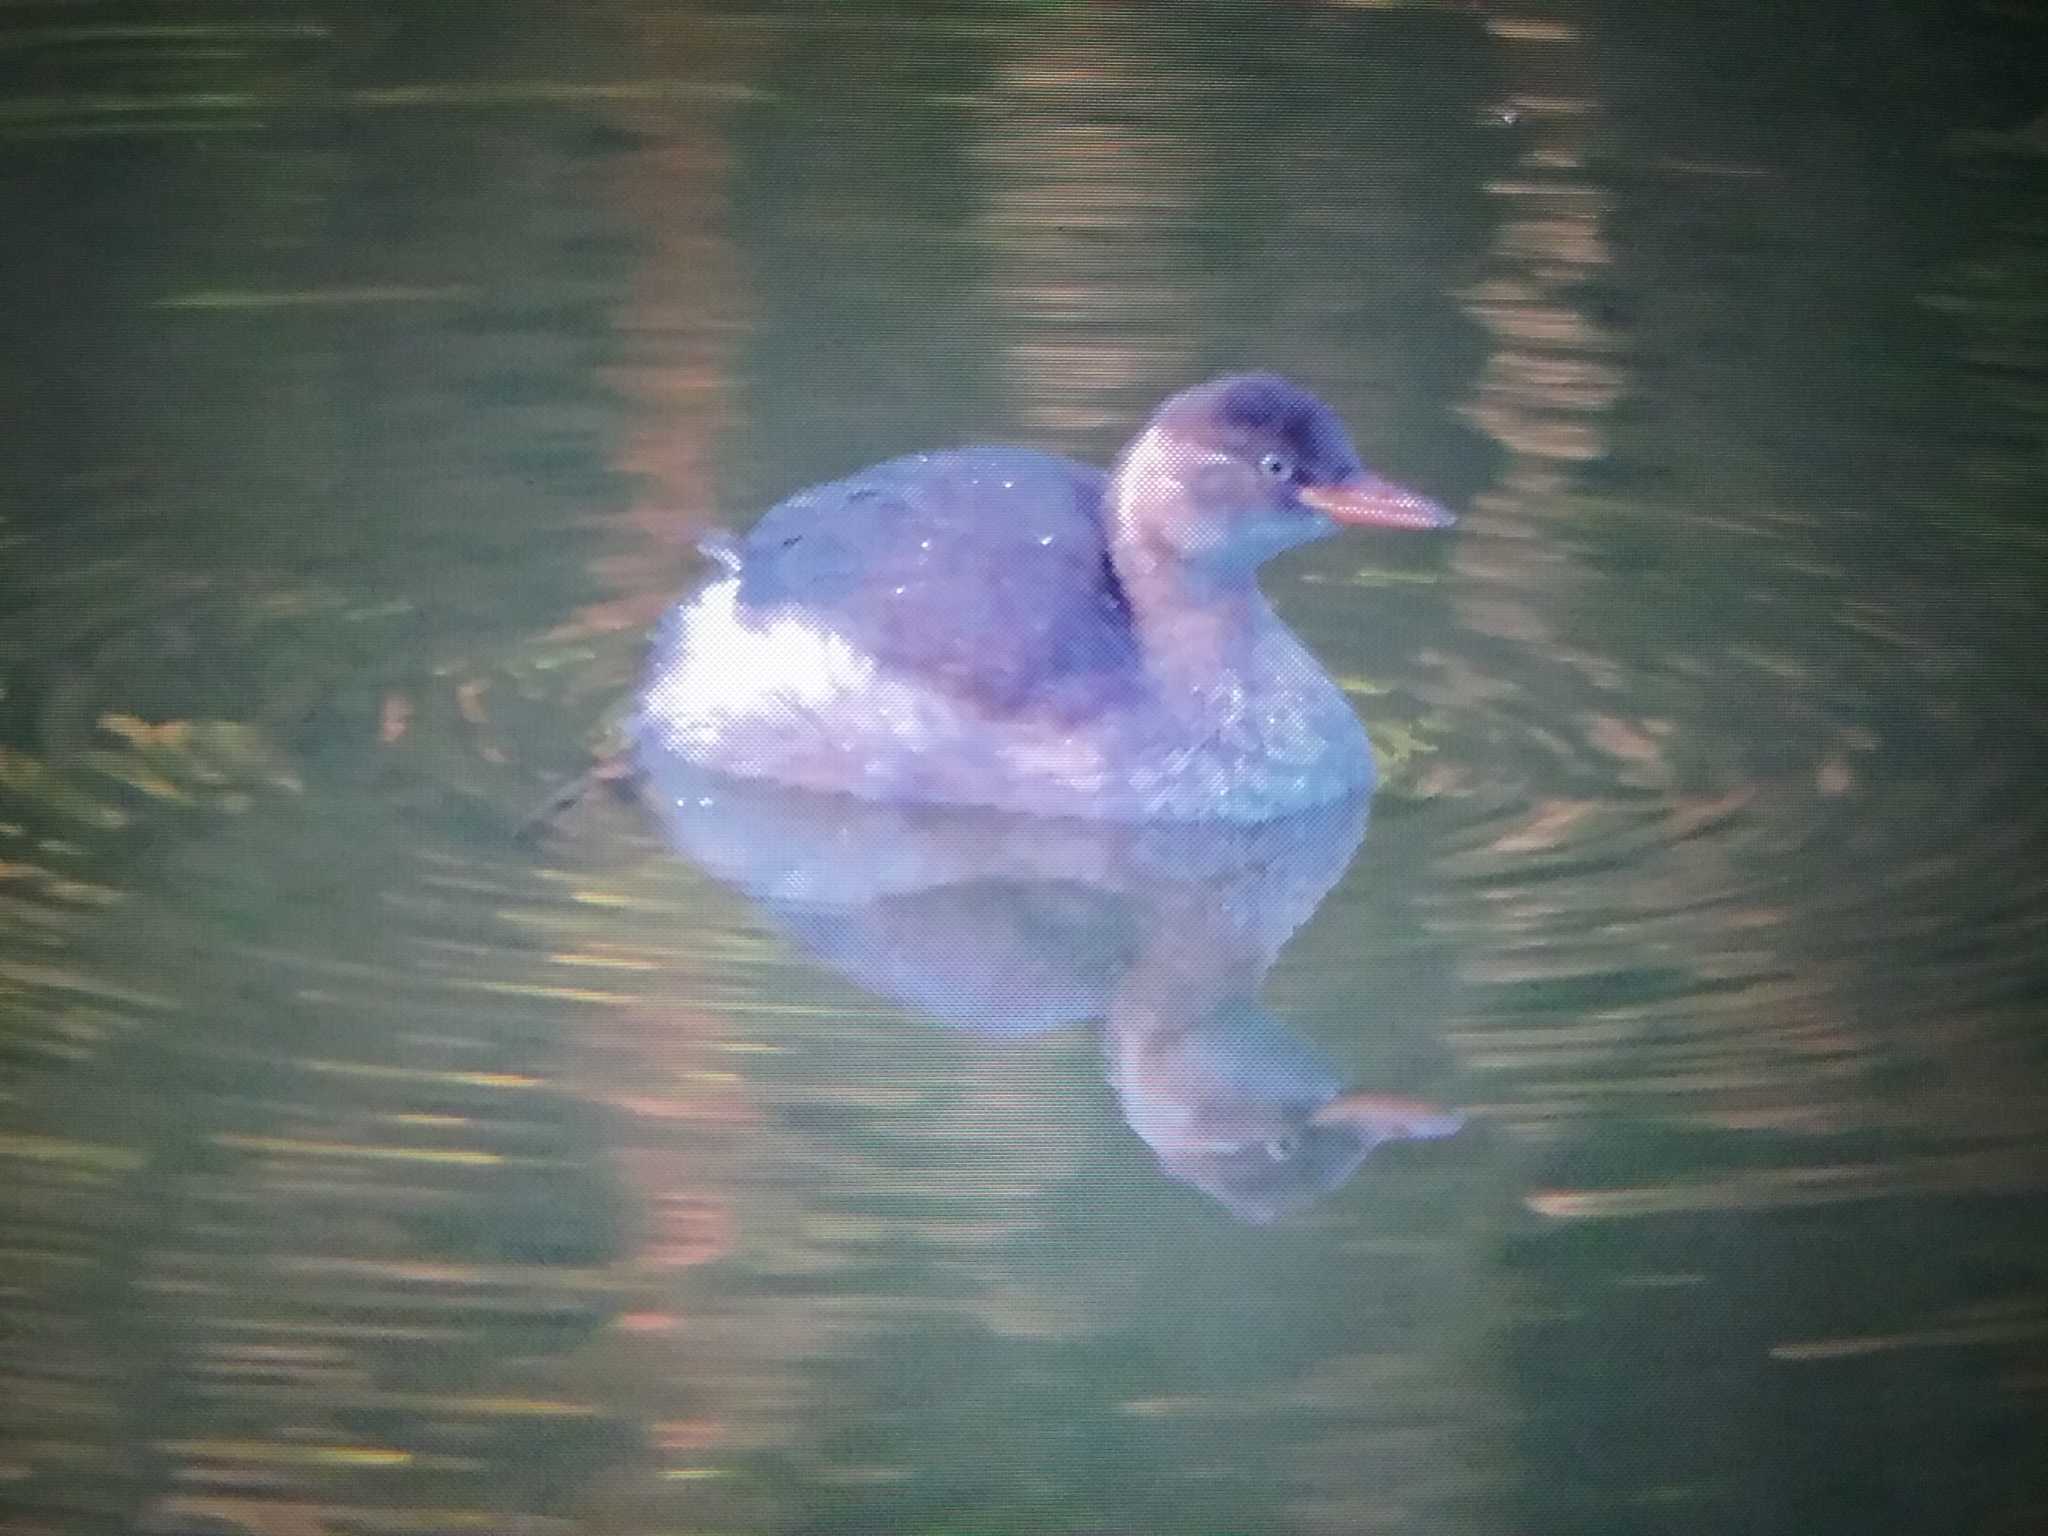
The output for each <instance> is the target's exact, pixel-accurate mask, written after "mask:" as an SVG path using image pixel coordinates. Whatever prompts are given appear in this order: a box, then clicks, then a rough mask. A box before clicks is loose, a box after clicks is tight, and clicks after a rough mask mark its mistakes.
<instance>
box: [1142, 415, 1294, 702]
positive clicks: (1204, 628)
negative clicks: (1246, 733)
mask: <svg viewBox="0 0 2048 1536" xmlns="http://www.w3.org/2000/svg"><path fill="white" fill-rule="evenodd" d="M1146 452H1147V447H1146V445H1139V446H1138V447H1135V448H1134V449H1133V450H1132V451H1131V454H1130V455H1129V456H1127V457H1126V459H1125V460H1124V462H1123V463H1121V464H1119V465H1118V466H1117V472H1116V474H1115V476H1114V477H1113V479H1112V480H1111V484H1110V494H1111V507H1110V518H1109V545H1110V563H1111V565H1112V566H1113V567H1114V569H1115V571H1116V575H1117V579H1118V581H1120V582H1121V583H1122V584H1123V588H1124V592H1125V595H1126V597H1127V598H1128V599H1129V602H1130V608H1131V622H1132V626H1133V627H1134V628H1135V630H1136V631H1137V637H1138V644H1139V649H1140V651H1141V653H1142V654H1143V656H1144V658H1145V664H1146V668H1147V670H1148V671H1149V672H1150V673H1151V675H1152V677H1153V678H1154V680H1155V681H1156V682H1157V683H1158V684H1159V686H1160V687H1161V689H1162V691H1163V692H1165V693H1166V694H1167V695H1168V696H1169V697H1183V698H1184V697H1189V696H1191V695H1195V696H1201V697H1208V696H1211V695H1213V694H1214V693H1215V692H1216V691H1217V690H1219V689H1221V690H1232V689H1237V688H1241V687H1242V685H1243V682H1244V680H1245V679H1246V677H1247V676H1248V674H1249V673H1250V672H1251V670H1252V667H1253V660H1254V657H1253V652H1254V650H1255V648H1256V646H1257V643H1258V640H1259V638H1260V635H1261V634H1262V632H1263V631H1264V630H1265V629H1267V628H1268V627H1270V626H1271V624H1272V623H1273V622H1274V621H1273V613H1272V609H1270V608H1269V607H1268V606H1267V605H1266V600H1265V598H1264V597H1263V596H1262V595H1260V592H1259V588H1258V584H1257V582H1256V581H1255V580H1254V579H1253V575H1252V573H1251V571H1249V570H1247V569H1244V568H1242V567H1237V566H1233V565H1219V566H1211V565H1209V564H1207V563H1205V562H1203V561H1201V560H1199V559H1194V558H1191V557H1190V555H1189V553H1188V552H1187V551H1186V550H1184V549H1182V548H1179V547H1177V546H1176V545H1175V543H1174V542H1173V538H1172V535H1173V532H1174V530H1175V529H1176V527H1177V526H1178V524H1177V521H1176V514H1177V512H1178V511H1179V508H1180V505H1181V503H1182V500H1183V498H1184V497H1185V495H1186V491H1185V490H1184V488H1183V487H1182V486H1181V484H1180V482H1179V479H1178V477H1177V476H1176V475H1175V473H1174V468H1173V466H1172V465H1171V464H1170V463H1160V462H1147V461H1146V460H1145V459H1144V458H1142V457H1141V455H1144V454H1146Z"/></svg>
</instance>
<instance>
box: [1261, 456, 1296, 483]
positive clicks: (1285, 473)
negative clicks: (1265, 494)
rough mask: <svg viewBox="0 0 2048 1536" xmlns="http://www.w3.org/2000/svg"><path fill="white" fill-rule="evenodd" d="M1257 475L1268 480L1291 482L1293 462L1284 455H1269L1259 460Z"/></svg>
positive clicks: (1293, 476)
mask: <svg viewBox="0 0 2048 1536" xmlns="http://www.w3.org/2000/svg"><path fill="white" fill-rule="evenodd" d="M1259 473H1260V474H1262V475H1264V476H1265V477H1266V478H1267V479H1268V480H1292V479H1294V478H1295V473H1294V461H1293V460H1292V459H1290V458H1288V457H1287V455H1285V454H1284V453H1269V454H1267V455H1266V456H1265V457H1264V458H1262V459H1260V460H1259Z"/></svg>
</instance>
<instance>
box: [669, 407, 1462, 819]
mask: <svg viewBox="0 0 2048 1536" xmlns="http://www.w3.org/2000/svg"><path fill="white" fill-rule="evenodd" d="M1452 521H1453V519H1452V516H1451V514H1450V513H1449V512H1447V511H1446V510H1445V509H1444V508H1442V507H1441V506H1439V505H1438V504H1436V503H1435V502H1433V501H1431V500H1429V499H1427V498H1426V497H1423V496H1421V495H1418V494H1416V493H1415V492H1413V491H1409V490H1406V489H1403V488H1402V487H1400V486H1398V485H1395V484H1393V483H1391V482H1390V481H1388V480H1385V479H1383V478H1381V477H1380V476H1378V475H1376V474H1373V473H1371V472H1370V471H1368V470H1367V469H1366V468H1365V467H1364V465H1363V464H1362V463H1361V462H1360V460H1359V457H1358V453H1357V450H1356V449H1355V448H1354V447H1353V446H1352V443H1351V439H1350V437H1349V436H1348V435H1347V433H1346V432H1345V430H1344V427H1343V425H1342V423H1341V422H1339V420H1338V419H1337V417H1336V415H1335V414H1334V413H1333V412H1332V411H1331V410H1330V408H1329V407H1328V406H1326V405H1324V404H1323V403H1322V402H1321V401H1320V400H1318V399H1316V398H1315V397H1314V396H1313V395H1311V394H1309V393H1308V392H1307V391H1305V390H1303V389H1301V388H1300V387H1298V386H1296V385H1294V384H1292V383H1289V382H1288V381H1287V380H1286V379H1283V378H1281V377H1279V376H1278V375H1275V374H1270V373H1248V374H1234V375H1228V376H1225V377H1222V378H1217V379H1213V380H1210V381H1209V382H1207V383H1205V384H1201V385H1198V386H1196V387H1194V388H1192V389H1188V390H1185V391H1183V392H1182V393H1180V394H1177V395H1174V396H1173V397H1172V398H1170V399H1168V400H1167V401H1166V402H1165V403H1164V404H1163V405H1161V406H1160V407H1159V408H1158V409H1157V410H1156V411H1155V412H1154V413H1153V414H1152V416H1151V418H1150V420H1149V421H1148V422H1147V423H1146V424H1145V427H1144V429H1143V430H1142V431H1140V432H1139V433H1138V435H1137V436H1136V437H1135V438H1133V439H1132V440H1131V442H1130V443H1129V444H1128V445H1127V446H1126V447H1125V448H1124V449H1123V451H1122V452H1121V453H1120V454H1119V455H1118V456H1117V458H1116V461H1115V463H1114V465H1113V466H1112V467H1111V468H1110V469H1109V470H1108V471H1107V472H1105V471H1103V470H1100V469H1096V468H1093V467H1090V466H1088V465H1085V464H1081V463H1077V462H1075V461H1074V460H1071V459H1067V458H1063V457H1060V456H1057V455H1054V454H1050V453H1044V452H1039V451H1036V450H1033V449H1029V448H1017V447H970V448H960V449H954V450H950V451H946V452H939V453H918V454H912V455H909V456H907V457H903V458H897V459H892V460H890V461H888V462H886V463H882V464H878V465H875V466H873V467H871V468H868V469H864V470H861V471H859V472H857V473H855V474H853V475H850V476H848V477H847V478H845V479H842V480H837V481H833V482H831V483H830V484H826V485H819V486H814V487H812V488H810V489H808V490H804V491H800V492H798V493H797V494H796V495H794V496H791V497H790V498H789V499H788V500H786V501H784V502H782V503H780V504H779V505H777V506H775V507H774V508H772V509H771V510H770V511H769V512H768V513H767V514H765V515H764V516H763V517H762V518H761V520H760V522H759V523H758V524H757V525H756V526H755V527H754V529H753V531H752V532H751V533H749V534H748V535H747V536H746V537H745V538H744V539H743V540H732V539H729V538H723V539H715V540H713V541H710V542H708V543H707V545H706V546H705V549H706V553H707V554H708V555H710V556H711V557H712V558H713V559H714V560H715V561H716V562H717V564H718V566H719V567H720V569H719V570H718V571H717V572H715V573H714V574H713V576H712V577H711V579H710V580H709V581H707V582H706V583H705V584H704V585H703V586H702V587H701V588H700V589H699V590H698V591H696V592H695V593H694V594H692V595H691V596H690V597H688V598H687V599H685V600H684V601H683V602H682V603H681V604H680V605H679V606H678V607H677V608H676V609H675V610H674V611H673V612H672V613H671V614H670V615H669V616H668V618H667V619H666V620H665V622H664V623H663V625H662V627H661V630H660V633H659V635H658V637H657V639H656V642H655V645H654V649H653V655H652V658H651V660H650V663H649V666H648V670H647V674H646V677H645V681H644V684H643V687H642V690H641V693H640V696H639V699H638V702H637V709H636V713H635V715H634V718H633V721H632V725H631V732H632V735H633V739H634V742H635V746H636V749H637V752H638V754H639V755H640V758H641V761H642V763H643V766H645V765H647V764H648V763H649V762H650V761H659V760H660V759H661V758H663V757H664V756H666V755H674V756H676V757H679V758H681V759H683V760H686V761H688V762H690V763H692V764H695V765H697V766H699V767H704V768H709V769H713V770H715V771H717V772H720V773H725V774H729V775H734V776H737V777H740V778H746V779H764V780H769V781H773V782H775V783H779V784H783V785H788V786H793V787H797V788H802V789H810V790H823V791H833V792H839V793H844V794H849V795H854V796H858V797H860V798H862V799H865V800H871V801H880V802H898V803H912V804H944V805H971V806H984V807H990V808H993V809H997V810H1004V811H1013V812H1022V813H1026V814H1033V815H1041V816H1080V817H1092V818H1102V819H1110V820H1120V821H1154V820H1158V821H1226V822H1256V821H1260V820H1264V819H1267V818H1271V817H1275V816H1282V815H1287V814H1290V813H1292V812H1296V811H1300V810H1303V809H1306V808H1309V807H1313V806H1317V805H1323V804H1328V803H1330V802H1332V801H1335V800H1338V799H1340V798H1342V797H1344V796H1348V795H1353V794H1358V793H1362V792H1364V791H1367V790H1369V789H1370V788H1371V786H1372V783H1373V778H1374V771H1373V760H1372V752H1371V748H1370V746H1369V744H1368V743H1367V740H1366V736H1365V731H1364V728H1363V727H1362V726H1361V724H1360V723H1359V720H1358V717H1357V715H1356V714H1355V713H1354V712H1353V711H1352V709H1351V706H1350V704H1349V702H1348V701H1347V700H1346V699H1345V696H1344V694H1343V691H1342V690H1341V689H1340V688H1338V686H1337V685H1336V683H1335V682H1333V681H1332V680H1331V678H1330V677H1329V675H1328V674H1327V673H1326V672H1325V671H1324V670H1323V668H1322V666H1321V665H1320V664H1319V663H1318V662H1317V661H1316V659H1315V658H1314V657H1313V656H1312V655H1311V654H1310V653H1309V651H1308V650H1307V649H1306V648H1305V647H1304V646H1303V645H1302V643H1301V642H1300V641H1299V640H1298V639H1296V638H1295V636H1294V635H1293V633H1292V632H1291V631H1290V630H1289V629H1288V628H1287V626H1286V625H1285V624H1284V623H1283V622H1282V621H1281V619H1280V618H1279V616H1278V615H1277V614H1276V613H1275V612H1274V611H1273V608H1272V606H1271V605H1270V604H1269V603H1268V602H1267V601H1266V599H1265V597H1264V596H1263V594H1261V592H1260V591H1259V588H1258V583H1257V571H1258V568H1259V567H1260V566H1261V565H1262V564H1263V563H1264V562H1265V561H1266V560H1268V559H1269V558H1271V557H1272V556H1274V555H1276V554H1279V553H1280V552H1282V551H1283V550H1287V549H1291V548H1293V547H1295V546H1297V545H1300V544H1304V543H1306V542H1308V541H1310V540H1312V539H1317V538H1321V537H1323V536H1325V535H1327V534H1329V533H1332V532H1334V531H1336V530H1337V529H1338V528H1340V527H1346V526H1350V527H1371V528H1405V529H1429V528H1442V527H1445V526H1447V525H1449V524H1450V523H1451V522H1452Z"/></svg>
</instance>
